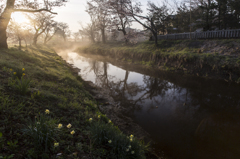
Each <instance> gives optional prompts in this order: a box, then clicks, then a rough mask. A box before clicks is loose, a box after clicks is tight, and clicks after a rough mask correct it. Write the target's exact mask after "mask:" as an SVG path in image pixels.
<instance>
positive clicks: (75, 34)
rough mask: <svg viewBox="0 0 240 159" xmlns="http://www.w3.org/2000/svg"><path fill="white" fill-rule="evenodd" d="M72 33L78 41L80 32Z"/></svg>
mask: <svg viewBox="0 0 240 159" xmlns="http://www.w3.org/2000/svg"><path fill="white" fill-rule="evenodd" d="M72 35H73V38H74V41H75V42H77V41H78V40H79V37H80V32H75V33H73V34H72Z"/></svg>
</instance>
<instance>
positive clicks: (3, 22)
mask: <svg viewBox="0 0 240 159" xmlns="http://www.w3.org/2000/svg"><path fill="white" fill-rule="evenodd" d="M14 4H15V0H8V1H7V5H6V8H5V9H4V11H3V13H2V15H1V16H0V49H1V48H5V49H8V45H7V33H6V30H7V26H8V23H9V21H10V19H11V14H12V10H13V8H14Z"/></svg>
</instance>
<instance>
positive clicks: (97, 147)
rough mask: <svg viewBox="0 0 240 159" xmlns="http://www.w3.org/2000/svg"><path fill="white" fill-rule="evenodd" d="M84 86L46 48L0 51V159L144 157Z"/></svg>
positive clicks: (143, 153)
mask: <svg viewBox="0 0 240 159" xmlns="http://www.w3.org/2000/svg"><path fill="white" fill-rule="evenodd" d="M84 86H85V83H84V81H82V79H81V77H79V76H78V75H77V71H76V70H75V69H73V68H71V66H69V65H68V64H67V63H66V62H65V61H64V60H62V58H61V57H59V56H58V55H57V54H56V53H55V52H54V50H52V49H50V48H47V47H44V46H39V47H30V48H28V49H26V48H24V49H23V50H22V51H19V50H18V49H17V48H14V47H13V48H10V49H9V50H0V158H6V159H7V158H16V159H18V158H44V159H46V158H64V159H65V158H81V159H83V158H86V159H87V158H119V159H120V158H122V159H126V158H132V159H136V158H138V159H140V158H145V150H146V146H144V145H143V144H142V143H141V142H139V141H138V140H137V139H135V137H134V136H126V135H125V134H123V133H121V131H120V130H119V129H118V128H117V127H115V126H114V124H113V123H112V122H111V121H110V120H109V119H108V118H107V117H106V116H105V115H103V114H101V113H100V112H99V110H98V108H97V105H98V104H99V103H97V102H96V101H95V99H94V98H93V97H92V96H91V94H89V93H88V91H86V89H85V87H84ZM128 135H130V134H128Z"/></svg>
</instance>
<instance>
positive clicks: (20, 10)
mask: <svg viewBox="0 0 240 159" xmlns="http://www.w3.org/2000/svg"><path fill="white" fill-rule="evenodd" d="M42 11H45V12H49V13H51V14H57V13H56V12H52V11H50V10H48V9H38V10H29V9H14V10H13V12H28V13H35V12H42Z"/></svg>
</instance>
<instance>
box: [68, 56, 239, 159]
mask: <svg viewBox="0 0 240 159" xmlns="http://www.w3.org/2000/svg"><path fill="white" fill-rule="evenodd" d="M67 60H68V62H70V63H72V64H74V66H76V67H79V68H80V69H81V72H80V73H79V74H80V75H81V76H82V77H83V78H84V79H85V80H88V81H92V82H93V83H95V84H96V85H98V86H100V87H103V88H106V89H108V90H109V92H110V95H111V96H112V97H113V98H114V100H115V101H116V102H118V103H119V105H120V106H122V107H124V108H125V109H124V110H125V114H126V115H128V116H130V117H131V118H132V119H134V121H135V122H136V123H138V124H139V125H140V126H142V128H144V129H145V130H146V131H148V132H149V133H150V134H151V138H152V139H153V141H155V143H154V147H155V148H156V149H157V150H164V151H165V152H166V153H167V154H169V155H170V156H171V157H173V158H184V159H187V158H189V159H190V158H199V159H200V158H238V157H239V156H240V135H239V134H240V117H239V102H240V100H239V99H240V98H239V94H240V92H239V90H240V89H239V88H240V87H239V85H237V84H228V83H225V82H222V81H217V80H205V79H201V78H196V77H185V76H182V75H178V74H169V73H166V72H159V70H147V72H144V70H140V71H139V70H138V71H139V72H141V73H137V72H134V69H130V68H129V67H128V66H122V67H123V68H120V67H116V66H114V65H112V64H110V63H108V62H106V61H104V60H103V61H98V60H95V59H93V58H87V57H83V56H80V55H78V54H76V53H69V54H68V59H67ZM157 150H156V151H157Z"/></svg>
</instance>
